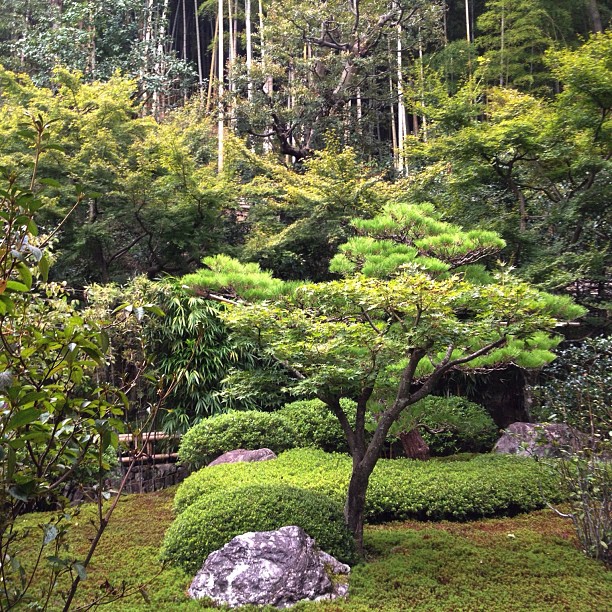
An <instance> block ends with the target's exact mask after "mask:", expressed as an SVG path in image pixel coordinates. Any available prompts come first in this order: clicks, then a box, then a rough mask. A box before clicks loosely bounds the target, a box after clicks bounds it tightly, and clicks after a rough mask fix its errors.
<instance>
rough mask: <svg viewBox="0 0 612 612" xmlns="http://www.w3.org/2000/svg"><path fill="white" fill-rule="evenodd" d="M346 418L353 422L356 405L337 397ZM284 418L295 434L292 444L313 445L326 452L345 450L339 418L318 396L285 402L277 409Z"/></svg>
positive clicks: (345, 445) (346, 449) (346, 446)
mask: <svg viewBox="0 0 612 612" xmlns="http://www.w3.org/2000/svg"><path fill="white" fill-rule="evenodd" d="M340 404H341V405H342V408H343V410H344V411H345V412H346V414H347V416H348V417H349V420H350V421H351V422H354V419H355V412H356V407H357V405H356V404H355V402H352V401H351V400H348V399H342V400H340ZM278 414H279V415H281V416H282V417H283V418H284V419H286V420H287V422H288V424H289V426H290V427H291V429H292V431H293V435H294V447H296V448H298V447H306V446H312V447H314V448H320V449H322V450H324V451H327V452H329V453H333V452H338V453H345V452H348V445H347V443H346V437H345V435H344V432H343V431H342V427H340V423H339V421H338V419H337V418H336V417H335V416H334V415H333V414H332V412H331V411H330V410H329V408H328V407H327V406H326V405H325V404H324V403H323V402H322V401H321V400H318V399H314V400H304V401H298V402H292V403H290V404H285V406H284V407H283V408H281V410H280V411H279V412H278Z"/></svg>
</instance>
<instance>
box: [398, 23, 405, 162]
mask: <svg viewBox="0 0 612 612" xmlns="http://www.w3.org/2000/svg"><path fill="white" fill-rule="evenodd" d="M406 135H407V130H406V109H405V107H404V75H403V66H402V26H401V24H398V26H397V156H398V162H399V171H400V173H401V174H404V172H405V170H406V159H405V151H404V147H405V144H406Z"/></svg>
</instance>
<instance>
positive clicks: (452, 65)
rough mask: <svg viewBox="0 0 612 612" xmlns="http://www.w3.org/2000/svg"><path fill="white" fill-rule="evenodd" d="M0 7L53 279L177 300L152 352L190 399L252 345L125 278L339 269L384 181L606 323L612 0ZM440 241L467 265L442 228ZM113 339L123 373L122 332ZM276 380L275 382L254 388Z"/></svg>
mask: <svg viewBox="0 0 612 612" xmlns="http://www.w3.org/2000/svg"><path fill="white" fill-rule="evenodd" d="M0 9H1V10H0V65H1V66H2V67H1V68H0V87H1V96H0V133H1V137H0V165H1V166H3V168H5V171H6V173H8V174H10V172H12V171H15V172H17V174H18V175H20V176H22V177H25V176H27V175H28V173H31V169H32V151H33V150H36V151H37V154H36V156H35V161H34V164H35V170H36V173H37V174H38V176H39V177H44V178H42V180H41V181H39V182H37V183H36V185H35V187H36V190H37V194H38V196H39V197H40V198H41V201H43V202H44V206H43V207H42V208H41V209H40V210H39V211H38V212H37V213H36V218H37V223H38V226H39V230H40V236H39V237H38V238H37V240H38V242H39V243H40V244H44V246H45V252H46V253H47V254H46V256H45V257H48V258H49V263H50V264H51V263H52V264H53V265H52V266H51V272H50V275H51V278H52V279H55V280H58V281H63V282H65V283H66V285H67V287H69V291H70V292H71V295H72V296H74V297H77V298H79V299H80V300H81V301H82V302H83V303H87V304H89V307H90V308H93V309H94V310H95V309H98V312H102V311H104V310H105V309H107V310H108V309H109V308H110V309H112V308H113V307H114V306H116V305H117V304H118V303H120V302H121V300H122V298H124V299H131V298H134V299H140V298H141V297H142V296H143V295H145V294H146V295H149V297H150V296H151V295H153V294H155V295H154V297H152V298H151V301H153V302H156V303H157V302H159V303H161V305H162V307H163V309H164V310H165V311H166V312H167V313H169V315H170V316H169V317H167V318H166V323H165V324H162V325H160V326H158V328H156V329H154V330H153V331H152V332H151V334H152V336H153V338H154V339H153V340H151V342H152V344H151V346H152V347H153V350H154V352H156V354H157V355H158V356H160V355H161V356H164V357H163V358H162V357H160V359H161V360H162V362H163V363H162V364H161V366H159V367H160V368H161V371H162V373H164V372H165V373H166V374H169V373H172V372H176V371H177V370H178V371H181V372H183V373H184V374H185V376H184V377H183V381H187V384H186V385H184V388H183V389H182V391H181V389H180V388H179V389H175V391H174V392H175V395H176V397H175V401H176V402H177V403H179V404H181V405H189V406H190V408H188V409H185V410H186V412H184V413H183V416H182V417H181V418H187V417H186V416H185V415H186V414H187V413H190V414H191V415H192V416H193V415H194V414H196V415H202V414H206V413H210V412H214V411H216V410H217V409H221V406H222V404H223V402H226V403H225V404H224V405H225V406H226V407H227V405H234V404H232V403H231V401H230V403H229V404H227V401H228V400H227V397H226V398H225V399H223V398H220V396H219V394H218V393H217V390H216V389H217V385H218V383H219V381H220V380H221V379H223V378H224V377H225V376H226V374H227V364H228V363H230V362H231V363H232V364H234V365H235V364H236V363H238V362H241V360H246V361H247V362H249V364H250V366H252V367H255V366H256V365H261V358H260V357H257V356H253V354H252V353H250V352H249V351H248V350H243V349H239V348H238V347H236V346H233V345H231V343H229V344H228V342H227V337H226V332H225V330H224V328H223V326H222V325H220V324H219V323H218V322H215V321H216V319H215V316H214V312H215V308H216V307H215V306H213V305H211V304H210V303H208V302H206V301H205V300H200V297H202V296H200V297H198V296H193V295H192V296H190V297H187V296H186V295H185V294H184V292H181V290H180V281H179V282H178V283H177V284H175V285H174V286H173V287H172V288H169V287H168V286H167V285H164V287H163V289H162V288H161V285H159V286H157V285H152V284H150V283H149V284H147V283H148V281H146V280H145V279H144V278H140V279H138V278H137V277H139V275H144V276H145V277H148V279H149V280H150V281H153V280H155V279H160V278H163V277H166V278H167V277H168V276H171V277H175V278H180V277H181V276H182V275H184V274H186V273H189V272H192V271H193V270H195V269H197V268H199V267H200V266H201V265H202V263H201V262H202V260H203V258H205V257H207V256H211V255H217V254H225V255H229V256H233V257H237V258H239V259H240V260H241V261H243V262H253V263H258V264H260V265H261V266H262V268H265V269H268V270H271V271H272V272H273V273H274V275H275V276H277V277H279V278H281V279H284V280H312V281H324V280H330V279H333V278H338V275H337V274H336V273H334V272H330V268H329V262H330V261H331V260H332V258H333V257H334V255H335V254H336V253H337V251H338V247H339V245H341V244H343V243H346V241H347V240H349V239H350V238H351V237H352V236H354V235H355V233H357V232H358V230H357V229H356V227H355V225H354V224H353V223H351V220H352V219H355V218H366V219H367V218H372V217H374V216H375V215H376V214H377V213H379V212H380V211H381V210H382V209H383V207H384V206H385V204H386V203H387V202H389V201H390V199H393V198H397V197H398V196H397V194H398V193H401V194H402V196H401V197H402V198H404V199H405V200H406V201H409V202H412V203H414V204H422V205H424V206H425V207H430V208H427V209H428V210H429V209H431V210H432V211H433V210H435V211H436V212H435V214H436V215H437V216H438V218H439V219H440V220H443V221H445V222H448V223H455V224H458V225H460V226H462V227H463V228H465V229H466V230H468V231H474V232H478V231H480V232H482V231H491V230H492V231H495V232H497V233H498V234H499V235H500V236H501V238H502V239H503V248H500V249H492V250H487V249H483V250H482V253H480V254H479V255H478V258H479V262H480V265H482V266H483V270H484V267H486V266H488V265H489V264H492V263H494V261H495V260H500V261H502V262H503V263H504V265H506V266H508V267H510V268H516V269H517V272H518V274H519V275H520V276H522V277H523V278H524V279H525V280H527V281H529V282H531V283H533V284H534V285H535V286H537V287H539V288H542V289H545V290H547V291H552V292H556V293H558V294H570V295H572V296H573V297H574V298H576V299H577V301H578V302H579V303H581V304H582V305H584V306H587V307H588V309H589V315H588V316H587V317H586V318H585V319H584V320H583V323H582V324H581V326H580V327H579V328H575V327H571V328H567V329H568V330H569V331H567V330H566V331H567V333H568V334H570V335H572V334H573V335H574V336H577V337H583V336H585V335H589V334H591V333H593V332H594V333H601V332H602V331H603V330H606V329H607V327H608V325H609V309H610V294H611V292H612V286H611V282H610V280H609V279H610V252H609V250H610V244H609V236H610V235H611V231H610V225H611V221H612V219H611V214H610V206H609V202H610V153H611V148H610V142H611V139H610V136H611V134H610V132H611V125H610V111H611V109H612V81H611V76H610V75H611V74H612V71H611V68H612V59H611V58H612V37H611V35H610V33H609V32H608V31H607V30H606V27H607V25H608V24H609V22H610V18H611V16H612V6H611V5H610V2H608V1H603V0H583V1H576V0H556V1H552V0H489V1H484V0H474V1H472V0H469V1H468V0H466V1H465V2H461V1H447V2H445V1H440V0H438V1H433V2H432V1H424V0H410V1H408V0H394V1H393V2H380V1H378V0H347V1H336V0H331V1H328V2H321V3H298V2H293V1H292V0H289V1H283V2H276V1H265V2H262V1H261V0H260V1H258V2H252V1H251V0H244V1H243V2H242V1H241V2H239V1H238V0H229V2H228V1H227V0H218V1H217V2H212V1H207V2H200V1H198V0H193V1H189V0H177V1H173V0H118V1H116V2H112V3H110V2H109V3H107V2H93V1H88V0H78V1H76V0H63V1H62V0H44V1H43V0H0ZM33 186H34V185H33ZM43 187H44V188H43ZM41 189H42V190H41ZM392 238H394V239H395V238H397V237H392ZM443 246H444V249H445V259H446V260H448V261H452V262H453V263H452V265H453V266H455V265H461V261H460V256H459V255H457V254H455V255H453V253H454V250H453V249H455V250H456V248H457V247H456V245H454V244H453V241H452V239H449V243H448V244H445V245H443ZM473 247H474V249H477V247H476V246H474V245H473ZM437 248H438V249H440V248H441V247H440V245H438V247H437ZM431 253H433V251H431V252H426V251H423V252H422V253H421V255H422V256H427V255H428V254H431ZM453 257H454V259H453ZM133 279H136V280H135V281H134V280H133ZM112 282H115V283H119V284H123V288H122V289H117V288H116V287H115V286H113V285H112V284H109V283H112ZM126 283H130V284H129V285H126ZM162 294H163V295H162ZM115 342H116V343H117V344H119V345H121V346H122V348H121V349H120V350H119V352H118V354H117V355H118V356H116V357H115V359H116V360H119V361H115V363H116V365H117V368H116V370H117V371H119V370H120V369H121V367H123V366H125V367H127V366H126V364H129V362H130V358H131V357H130V355H131V353H130V351H131V350H132V348H133V347H130V346H129V342H128V343H127V345H128V346H127V348H126V346H124V345H123V344H122V342H123V341H120V340H119V339H118V338H116V339H115ZM194 343H195V345H197V346H199V347H200V349H199V352H198V351H195V352H194V348H193V347H194ZM203 347H207V348H203ZM128 349H129V350H128ZM122 351H123V352H125V353H126V354H125V355H123V353H122ZM126 351H127V352H126ZM196 353H197V356H195V355H196ZM119 355H123V357H120V356H119ZM126 355H127V356H126ZM121 359H124V362H125V363H123V366H121V363H122V362H121ZM268 365H269V364H268ZM125 367H124V369H125ZM181 368H182V369H181ZM126 371H129V367H127V370H126ZM113 375H116V374H113ZM232 388H233V389H234V393H235V395H236V398H237V399H236V398H234V399H235V400H236V402H238V403H239V404H240V405H241V406H242V405H243V406H247V407H248V406H249V405H250V404H249V402H250V398H249V394H248V391H247V390H245V389H244V388H243V387H241V385H240V384H239V381H237V380H233V381H232ZM181 393H182V395H181ZM284 399H286V398H282V397H279V396H278V391H277V390H275V389H274V388H272V387H270V388H269V396H266V395H265V394H264V395H260V397H259V399H258V401H257V402H256V403H257V405H261V404H264V405H275V404H277V403H282V401H283V400H284ZM190 419H191V417H189V419H188V420H190ZM184 425H185V426H186V423H185V424H184Z"/></svg>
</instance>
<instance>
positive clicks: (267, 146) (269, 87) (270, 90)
mask: <svg viewBox="0 0 612 612" xmlns="http://www.w3.org/2000/svg"><path fill="white" fill-rule="evenodd" d="M258 10H259V41H260V55H261V68H262V70H263V72H264V74H265V73H266V37H265V31H264V14H263V2H262V0H258ZM264 91H265V93H267V94H268V95H269V96H270V97H272V95H273V94H274V82H273V80H272V76H271V75H270V76H267V77H266V82H265V84H264ZM263 149H264V152H265V153H269V152H270V151H272V142H271V141H270V138H265V139H264V141H263Z"/></svg>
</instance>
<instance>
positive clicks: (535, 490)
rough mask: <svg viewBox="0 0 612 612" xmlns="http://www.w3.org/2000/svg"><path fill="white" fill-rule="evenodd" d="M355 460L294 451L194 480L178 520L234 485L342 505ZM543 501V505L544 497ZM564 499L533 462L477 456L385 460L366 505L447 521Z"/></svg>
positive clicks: (383, 515)
mask: <svg viewBox="0 0 612 612" xmlns="http://www.w3.org/2000/svg"><path fill="white" fill-rule="evenodd" d="M350 471H351V458H350V457H348V456H346V455H341V454H328V453H324V452H323V451H320V450H318V449H292V450H289V451H286V452H284V453H282V454H281V455H280V456H279V457H278V459H276V460H274V461H265V462H261V463H235V464H228V465H218V466H214V467H211V468H206V469H203V470H200V471H199V472H196V473H195V474H192V475H191V476H190V477H189V478H187V479H186V480H185V481H184V482H183V483H182V484H181V485H180V486H179V488H178V490H177V493H176V496H175V499H174V503H175V510H176V511H177V512H178V513H182V512H184V511H186V509H187V508H188V507H189V506H191V505H192V504H193V503H194V502H196V501H197V500H198V499H199V498H200V497H202V496H203V495H206V494H209V493H217V492H218V493H219V495H223V493H224V492H227V491H228V490H231V489H232V488H235V486H236V483H240V484H241V485H247V484H249V485H250V484H253V485H255V484H277V483H284V484H287V485H290V486H295V487H299V488H301V489H307V490H311V491H316V492H319V493H323V494H325V495H327V496H328V497H330V498H332V499H334V500H335V501H336V502H337V503H340V504H341V503H343V502H344V499H345V496H346V491H347V487H348V480H349V476H350ZM543 496H544V497H543ZM562 498H563V494H562V491H561V487H560V485H559V480H558V477H556V476H555V475H554V474H553V473H552V472H551V471H550V470H547V469H546V468H544V467H543V466H541V465H540V464H538V463H537V462H535V461H534V460H533V459H529V458H523V457H515V456H507V455H480V456H478V457H476V458H474V459H472V460H470V461H456V462H448V461H446V462H441V461H436V460H432V461H425V462H423V461H411V460H409V459H393V460H389V459H380V460H379V461H378V464H377V465H376V468H375V470H374V473H373V474H372V477H371V478H370V485H369V488H368V494H367V499H366V520H367V521H368V522H370V523H380V522H385V521H390V520H402V519H409V518H417V519H450V520H465V519H471V518H479V517H484V516H494V515H502V514H513V513H516V512H527V511H530V510H534V509H536V508H541V507H542V506H544V499H546V500H547V501H551V502H552V501H555V502H556V501H560V500H561V499H562Z"/></svg>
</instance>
